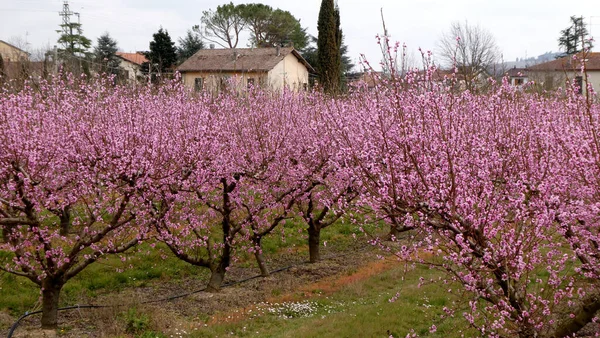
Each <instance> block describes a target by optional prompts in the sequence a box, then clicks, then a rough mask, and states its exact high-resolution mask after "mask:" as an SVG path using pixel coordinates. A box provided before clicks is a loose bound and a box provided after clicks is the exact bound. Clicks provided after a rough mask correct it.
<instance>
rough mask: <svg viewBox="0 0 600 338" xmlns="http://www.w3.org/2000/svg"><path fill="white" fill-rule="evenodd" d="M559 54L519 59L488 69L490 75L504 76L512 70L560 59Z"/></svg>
mask: <svg viewBox="0 0 600 338" xmlns="http://www.w3.org/2000/svg"><path fill="white" fill-rule="evenodd" d="M560 55H561V53H559V52H546V53H544V54H541V55H538V56H532V57H528V58H517V59H516V60H515V61H507V62H503V63H499V64H496V65H494V66H492V67H490V68H488V73H489V74H491V75H496V76H502V75H504V73H505V72H506V71H507V70H509V69H511V68H527V67H530V66H533V65H537V64H539V63H543V62H548V61H552V60H555V59H556V58H557V57H559V56H560Z"/></svg>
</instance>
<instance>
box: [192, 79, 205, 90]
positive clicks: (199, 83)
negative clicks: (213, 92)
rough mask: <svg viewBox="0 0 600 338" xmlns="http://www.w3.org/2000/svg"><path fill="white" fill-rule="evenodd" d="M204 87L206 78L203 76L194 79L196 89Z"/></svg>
mask: <svg viewBox="0 0 600 338" xmlns="http://www.w3.org/2000/svg"><path fill="white" fill-rule="evenodd" d="M203 87H204V79H202V78H201V77H197V78H195V79H194V90H195V91H197V92H199V91H201V90H202V89H203Z"/></svg>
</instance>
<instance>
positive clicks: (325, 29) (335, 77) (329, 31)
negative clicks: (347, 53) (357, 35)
mask: <svg viewBox="0 0 600 338" xmlns="http://www.w3.org/2000/svg"><path fill="white" fill-rule="evenodd" d="M333 1H334V0H323V1H322V2H321V9H320V11H319V20H318V22H317V29H318V31H319V37H318V40H317V59H318V69H317V71H318V72H319V82H320V84H321V85H322V86H323V90H324V91H325V92H326V93H336V92H338V91H339V89H340V80H341V72H340V64H341V55H340V46H341V43H342V41H341V37H342V32H341V30H340V14H339V9H338V8H337V6H335V4H334V2H333Z"/></svg>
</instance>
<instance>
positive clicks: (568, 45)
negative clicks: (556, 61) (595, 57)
mask: <svg viewBox="0 0 600 338" xmlns="http://www.w3.org/2000/svg"><path fill="white" fill-rule="evenodd" d="M570 20H571V26H569V27H567V28H565V29H563V30H561V31H560V38H558V46H559V47H560V48H561V49H562V50H564V53H563V54H562V55H561V56H567V55H573V54H577V53H580V52H581V51H582V50H583V49H591V48H592V47H593V45H592V41H590V40H589V39H588V30H587V27H586V24H585V22H583V17H577V16H571V18H570Z"/></svg>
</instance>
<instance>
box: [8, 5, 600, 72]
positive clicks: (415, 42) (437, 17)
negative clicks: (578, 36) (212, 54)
mask: <svg viewBox="0 0 600 338" xmlns="http://www.w3.org/2000/svg"><path fill="white" fill-rule="evenodd" d="M226 2H227V1H226V0H170V1H165V0H121V1H119V0H72V1H69V5H70V9H71V11H73V12H79V13H80V20H81V24H82V28H83V31H84V35H85V36H86V37H88V38H90V39H92V41H93V42H94V45H95V43H96V40H97V38H98V37H99V36H100V35H101V34H103V33H104V32H108V33H109V34H110V35H111V37H113V38H114V39H115V40H117V42H118V46H119V49H120V50H121V51H124V52H132V51H141V50H148V45H149V42H150V40H152V34H153V33H155V32H156V31H158V29H159V28H160V27H163V28H164V29H166V30H167V31H168V32H169V34H170V35H171V37H172V38H173V40H174V41H177V39H178V38H179V37H181V36H184V35H185V34H186V31H187V30H188V29H189V28H191V27H192V26H194V25H197V24H200V18H201V16H202V12H203V11H205V10H208V9H215V8H216V7H217V6H218V5H221V4H223V3H226ZM251 2H260V3H264V4H267V5H270V6H272V7H274V8H280V9H283V10H287V11H289V12H290V13H291V14H292V15H294V16H295V17H296V18H299V19H300V23H301V24H302V26H303V27H307V28H308V33H309V34H312V35H315V36H316V35H317V18H318V14H319V7H320V4H321V1H320V0H301V1H300V0H279V1H276V0H263V1H258V0H256V1H253V0H248V1H239V0H236V1H233V3H234V4H239V3H251ZM337 3H338V6H339V8H340V16H341V27H342V30H343V32H344V35H345V43H346V44H347V45H348V48H349V56H350V57H351V58H352V60H353V61H354V62H355V63H357V62H358V61H359V59H360V57H361V55H365V57H366V59H367V60H368V61H369V62H370V63H371V64H378V63H379V61H380V60H381V58H382V57H381V52H380V49H379V46H378V45H377V39H376V36H377V35H378V34H380V35H381V34H382V33H383V28H382V21H381V12H380V11H381V9H383V16H384V18H385V23H386V26H387V29H388V34H389V35H390V39H391V40H392V41H393V42H399V43H400V44H406V46H407V48H408V50H409V54H412V55H413V57H418V55H419V54H418V49H419V48H421V49H422V50H423V51H432V52H433V55H434V58H435V55H436V53H437V52H438V47H437V46H438V41H439V39H440V37H441V36H442V34H443V33H444V32H446V31H448V29H449V27H450V25H451V24H452V22H455V21H460V22H465V21H467V22H468V23H469V24H470V25H479V26H481V27H483V28H484V29H486V30H488V31H489V32H490V33H491V34H492V35H493V36H494V37H495V40H496V43H497V45H498V47H499V48H500V50H501V52H502V58H503V60H504V61H514V60H515V59H516V58H523V57H532V56H537V55H540V54H543V53H545V52H549V51H558V43H557V39H558V37H559V33H560V31H561V30H562V29H564V28H566V27H567V26H569V17H570V16H571V15H577V16H583V17H584V20H585V22H586V23H587V24H588V30H590V31H591V35H592V36H594V35H595V36H596V40H597V42H596V45H598V47H596V48H595V51H600V1H598V0H575V1H564V0H502V1H499V0H409V1H407V0H367V1H365V0H337ZM62 5H63V0H0V40H4V41H7V42H9V43H10V42H19V44H20V46H19V47H25V48H24V49H26V50H29V51H35V50H40V49H43V48H47V47H52V46H53V45H55V44H56V40H57V38H58V33H57V32H56V30H57V29H59V28H60V27H59V25H60V23H61V17H60V16H59V15H58V12H59V11H61V10H62ZM72 20H73V21H76V20H77V17H72ZM25 42H26V44H25ZM246 43H247V42H246V41H243V42H242V43H241V44H240V45H239V46H238V47H245V46H246Z"/></svg>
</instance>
